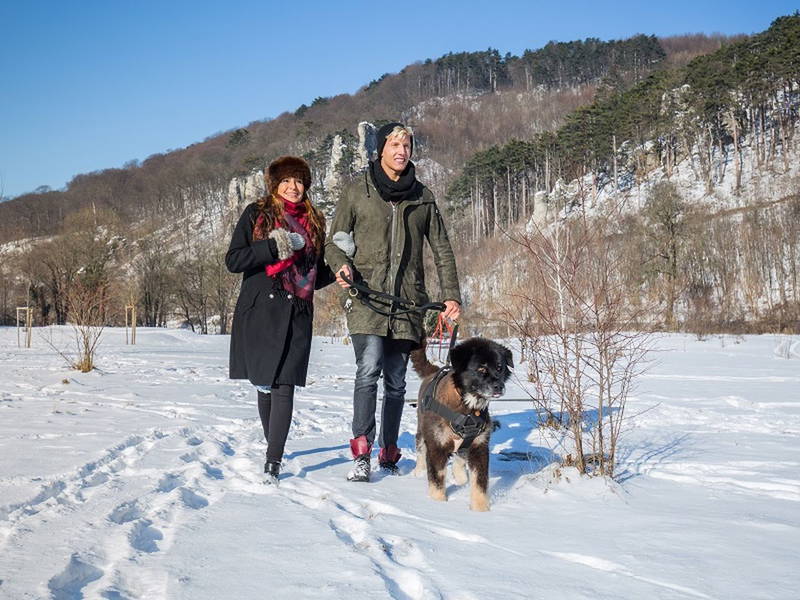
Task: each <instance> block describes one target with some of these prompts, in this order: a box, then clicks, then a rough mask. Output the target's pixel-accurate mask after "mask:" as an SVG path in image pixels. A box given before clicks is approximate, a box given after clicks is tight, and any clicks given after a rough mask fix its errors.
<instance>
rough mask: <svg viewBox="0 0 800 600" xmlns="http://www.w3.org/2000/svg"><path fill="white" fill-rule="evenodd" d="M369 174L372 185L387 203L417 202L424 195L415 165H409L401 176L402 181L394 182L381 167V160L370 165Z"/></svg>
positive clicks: (409, 163) (410, 163) (409, 162)
mask: <svg viewBox="0 0 800 600" xmlns="http://www.w3.org/2000/svg"><path fill="white" fill-rule="evenodd" d="M369 174H370V176H371V177H372V183H373V184H374V185H375V187H376V188H377V190H378V193H379V194H380V195H381V198H383V199H384V200H385V201H386V202H400V201H402V200H416V199H417V198H419V197H420V196H421V195H422V184H421V183H420V182H419V181H417V175H416V173H415V171H414V163H412V162H411V161H408V165H407V166H406V168H405V169H404V170H403V172H402V173H401V174H400V179H398V180H397V181H392V180H391V179H389V176H388V175H387V174H386V172H385V171H384V170H383V167H381V164H380V161H379V160H374V161H371V162H370V163H369Z"/></svg>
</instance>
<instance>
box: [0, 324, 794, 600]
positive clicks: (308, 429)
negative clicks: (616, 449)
mask: <svg viewBox="0 0 800 600" xmlns="http://www.w3.org/2000/svg"><path fill="white" fill-rule="evenodd" d="M70 332H71V331H70V329H69V328H57V329H56V330H55V334H54V336H55V340H56V341H58V340H59V339H62V338H64V339H65V340H66V337H67V336H69V334H70ZM779 342H780V340H778V339H777V338H776V337H774V336H760V337H745V338H744V339H743V341H741V343H736V342H735V340H733V339H732V338H725V339H712V340H709V341H706V342H699V341H696V340H695V339H693V338H691V337H688V336H667V337H664V338H661V339H660V340H659V342H658V347H659V352H658V353H657V356H656V358H657V362H656V364H654V366H653V367H652V368H651V369H650V371H649V372H648V373H647V374H646V375H645V376H643V377H642V378H641V380H640V382H639V388H638V391H637V396H636V397H635V398H633V399H632V400H631V401H630V404H629V414H630V415H631V417H630V421H629V428H628V431H627V432H626V434H625V436H624V438H623V440H622V446H623V447H622V448H621V456H622V464H621V466H620V481H619V482H618V483H606V482H604V481H602V480H599V479H582V478H579V477H576V476H575V475H574V473H571V472H570V471H569V470H566V469H562V470H561V475H560V477H559V476H557V470H556V469H555V468H554V465H553V463H552V460H553V459H554V457H555V454H557V453H558V452H559V449H558V448H549V447H547V446H546V445H545V443H544V440H545V439H546V438H545V436H544V434H542V433H540V430H539V429H538V428H537V426H536V414H535V412H534V411H532V410H530V406H529V405H528V404H527V403H523V402H513V403H511V402H505V403H499V402H498V403H496V404H495V405H494V408H493V413H494V415H495V416H496V417H498V418H499V420H500V422H501V424H502V427H501V429H499V430H498V431H496V432H495V434H494V435H493V438H492V441H493V444H492V446H493V447H492V457H491V473H492V477H491V484H490V495H491V501H492V510H491V512H488V513H474V512H471V511H469V510H468V502H469V493H468V490H466V489H463V488H457V487H456V486H454V485H450V486H449V493H450V501H449V502H447V503H437V502H434V501H433V500H430V499H429V498H428V497H427V495H426V491H427V485H426V483H425V481H424V480H423V479H417V478H415V477H414V476H413V475H412V474H411V470H412V468H413V465H414V451H413V437H412V434H411V432H412V431H413V430H414V427H415V415H414V411H413V410H412V409H410V408H409V409H408V411H407V413H406V415H405V417H404V433H403V434H402V437H401V440H400V445H401V447H403V449H404V457H403V459H402V461H401V463H400V466H401V475H400V476H396V477H395V476H382V475H381V474H379V473H375V474H374V475H375V476H374V477H373V481H372V482H370V483H368V484H354V483H348V482H347V481H345V473H346V472H347V470H348V468H349V463H350V458H349V452H348V445H347V442H348V439H349V438H350V427H349V423H350V421H349V420H350V396H351V390H352V383H353V374H354V371H355V367H354V360H353V355H352V348H351V347H349V346H345V345H342V344H340V343H336V344H332V343H330V342H329V341H328V340H326V339H322V338H318V339H316V340H315V345H314V349H313V353H312V359H311V360H312V366H311V370H310V371H311V377H310V382H309V386H308V387H306V388H304V389H300V390H299V391H298V397H297V401H296V405H295V416H294V423H293V425H292V431H291V433H290V439H289V441H288V443H287V455H286V457H285V460H284V475H283V476H282V479H281V484H280V487H279V488H277V489H276V488H274V487H268V486H265V485H264V484H263V483H262V475H261V469H262V466H263V464H262V461H263V453H264V449H265V444H264V442H263V440H262V434H261V430H260V426H259V423H258V420H257V418H256V407H255V393H254V391H253V390H252V389H251V388H250V387H249V386H248V385H247V384H246V383H243V382H234V381H229V380H228V379H227V349H228V338H227V337H223V336H199V335H195V334H192V333H191V332H187V331H183V330H162V329H157V330H147V329H139V331H138V344H137V345H136V346H127V345H125V335H124V330H119V329H109V330H106V331H105V332H104V334H103V341H102V345H101V347H100V349H99V356H98V358H99V361H98V363H99V369H98V370H96V371H94V372H92V373H88V374H81V373H78V372H75V371H70V370H69V369H67V368H66V367H65V366H64V364H63V360H62V359H61V358H60V357H59V356H58V355H57V354H55V353H54V352H53V350H52V349H51V348H50V347H48V345H47V344H46V343H45V341H44V340H43V338H42V337H41V336H40V332H39V331H35V332H34V336H33V347H32V348H30V349H18V348H17V341H16V331H15V330H14V329H12V328H0V357H1V358H2V363H0V364H2V381H1V382H0V598H13V599H23V598H55V599H72V598H106V599H132V598H146V599H160V598H170V599H171V598H187V599H192V600H197V599H227V598H235V599H248V598H259V599H261V598H332V599H333V598H335V599H339V598H356V597H367V596H369V597H370V598H448V599H485V598H547V599H549V598H555V599H573V598H585V599H592V600H595V599H602V598H609V599H611V598H614V599H617V598H631V599H640V598H647V599H650V598H720V599H723V598H724V599H729V598H748V599H750V598H764V599H770V600H774V599H778V598H787V599H788V598H797V597H800V590H799V589H798V588H800V559H798V548H800V357H797V356H796V355H795V356H794V357H791V358H788V359H787V358H784V357H782V356H778V355H776V354H775V349H776V347H778V346H779ZM61 344H62V345H66V341H64V342H61ZM785 346H786V344H785V342H784V347H785ZM782 354H783V356H787V355H788V356H792V355H791V353H787V352H782ZM523 371H524V369H519V372H523ZM416 387H417V380H416V378H415V377H410V379H409V395H412V394H413V393H414V392H415V390H416ZM520 394H521V392H520V390H519V389H518V388H515V387H513V386H512V389H510V390H509V392H508V395H509V396H512V397H517V396H519V395H520Z"/></svg>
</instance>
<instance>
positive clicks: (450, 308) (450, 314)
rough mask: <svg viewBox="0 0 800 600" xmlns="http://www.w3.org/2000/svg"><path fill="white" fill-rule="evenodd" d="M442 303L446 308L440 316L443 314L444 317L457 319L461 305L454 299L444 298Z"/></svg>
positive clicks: (452, 319)
mask: <svg viewBox="0 0 800 600" xmlns="http://www.w3.org/2000/svg"><path fill="white" fill-rule="evenodd" d="M444 305H445V307H446V308H445V310H444V312H443V313H442V316H444V318H445V319H450V320H451V321H457V320H458V317H459V316H460V315H461V305H460V304H459V303H458V302H456V301H455V300H445V301H444Z"/></svg>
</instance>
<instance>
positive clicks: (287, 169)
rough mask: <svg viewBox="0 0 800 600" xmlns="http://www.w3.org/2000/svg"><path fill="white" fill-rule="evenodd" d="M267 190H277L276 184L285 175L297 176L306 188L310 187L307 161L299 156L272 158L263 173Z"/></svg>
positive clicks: (309, 170)
mask: <svg viewBox="0 0 800 600" xmlns="http://www.w3.org/2000/svg"><path fill="white" fill-rule="evenodd" d="M265 176H266V177H265V178H266V180H267V190H268V191H269V193H270V194H275V193H276V192H277V191H278V184H279V183H280V182H281V180H282V179H284V178H286V177H297V178H298V179H300V180H302V182H303V186H305V188H306V190H308V188H310V187H311V169H310V168H309V166H308V163H307V162H306V161H304V160H303V159H302V158H300V157H299V156H280V157H278V158H276V159H275V160H273V161H272V162H271V163H270V164H269V166H268V167H267V171H266V173H265Z"/></svg>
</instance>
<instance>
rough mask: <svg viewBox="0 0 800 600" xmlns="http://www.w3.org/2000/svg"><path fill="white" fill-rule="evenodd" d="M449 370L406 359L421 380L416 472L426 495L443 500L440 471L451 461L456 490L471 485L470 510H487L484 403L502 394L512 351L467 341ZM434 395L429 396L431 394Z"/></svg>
mask: <svg viewBox="0 0 800 600" xmlns="http://www.w3.org/2000/svg"><path fill="white" fill-rule="evenodd" d="M450 362H451V363H452V369H451V370H450V371H446V372H444V373H440V369H439V368H438V367H436V366H435V365H433V364H432V363H431V362H430V361H429V360H428V357H427V356H426V355H425V348H424V347H423V348H421V349H419V350H415V351H414V352H412V353H411V363H412V365H413V367H414V370H415V371H416V372H417V374H418V375H419V376H420V377H422V385H421V386H420V390H419V402H418V406H417V417H418V419H417V466H416V468H415V469H414V474H415V475H417V476H420V475H422V473H423V472H424V471H426V470H427V475H428V493H429V494H430V496H431V498H433V499H434V500H441V501H444V500H447V492H446V488H445V471H446V468H447V461H448V459H449V458H450V456H451V455H452V456H453V477H454V479H455V482H456V483H457V484H458V485H463V484H465V483H466V482H467V472H466V469H465V468H464V463H465V461H466V466H467V468H468V469H469V478H470V482H471V492H470V508H471V509H472V510H481V511H484V510H489V499H488V496H487V494H486V488H487V486H488V483H489V436H490V435H491V430H492V423H491V419H490V418H489V411H488V406H489V401H490V400H491V399H492V398H497V397H498V396H501V395H503V393H504V392H505V383H506V381H507V380H508V378H509V376H510V375H511V368H513V366H514V363H513V359H512V357H511V351H510V350H509V349H508V348H506V347H505V346H502V345H500V344H498V343H496V342H493V341H491V340H487V339H484V338H471V339H469V340H466V341H464V342H462V343H460V344H458V345H457V346H455V347H454V348H453V350H452V352H451V353H450ZM432 391H434V392H435V393H433V395H431V392H432Z"/></svg>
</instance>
